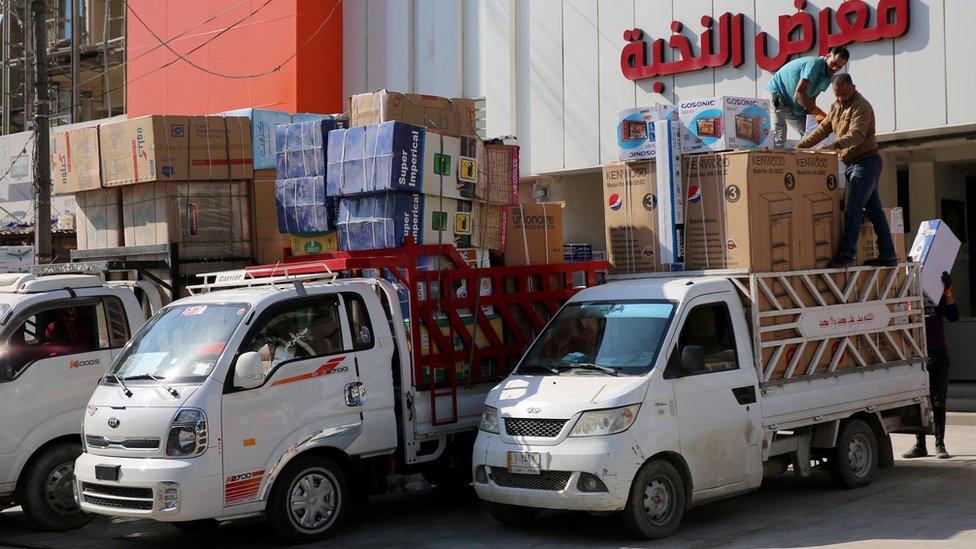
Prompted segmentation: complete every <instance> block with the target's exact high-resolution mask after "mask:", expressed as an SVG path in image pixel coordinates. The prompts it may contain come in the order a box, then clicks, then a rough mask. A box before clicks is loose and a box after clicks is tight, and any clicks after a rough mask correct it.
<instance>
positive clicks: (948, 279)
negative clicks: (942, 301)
mask: <svg viewBox="0 0 976 549" xmlns="http://www.w3.org/2000/svg"><path fill="white" fill-rule="evenodd" d="M942 287H943V290H942V295H944V296H946V297H949V298H951V297H952V276H951V275H950V274H949V273H947V272H945V271H942Z"/></svg>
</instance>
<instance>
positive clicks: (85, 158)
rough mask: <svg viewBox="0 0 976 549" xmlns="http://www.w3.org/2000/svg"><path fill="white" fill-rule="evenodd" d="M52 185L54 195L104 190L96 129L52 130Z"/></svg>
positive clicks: (92, 127)
mask: <svg viewBox="0 0 976 549" xmlns="http://www.w3.org/2000/svg"><path fill="white" fill-rule="evenodd" d="M51 182H52V192H53V193H54V194H71V193H76V192H81V191H90V190H94V189H101V188H102V170H101V157H100V155H99V147H98V127H97V126H91V127H88V128H80V129H77V130H69V131H58V129H57V128H55V129H53V130H52V131H51Z"/></svg>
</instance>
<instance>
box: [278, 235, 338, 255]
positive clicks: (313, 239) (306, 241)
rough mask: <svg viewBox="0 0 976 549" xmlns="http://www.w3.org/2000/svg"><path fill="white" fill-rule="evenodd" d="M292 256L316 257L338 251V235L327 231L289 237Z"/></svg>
mask: <svg viewBox="0 0 976 549" xmlns="http://www.w3.org/2000/svg"><path fill="white" fill-rule="evenodd" d="M289 245H290V246H291V254H292V255H316V254H324V253H328V252H338V251H339V234H338V233H337V232H336V231H328V232H324V233H318V234H302V235H298V234H293V235H291V242H290V244H289Z"/></svg>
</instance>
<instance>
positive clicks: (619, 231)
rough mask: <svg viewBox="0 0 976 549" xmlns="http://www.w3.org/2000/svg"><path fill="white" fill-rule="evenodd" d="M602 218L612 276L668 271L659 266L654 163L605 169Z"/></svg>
mask: <svg viewBox="0 0 976 549" xmlns="http://www.w3.org/2000/svg"><path fill="white" fill-rule="evenodd" d="M603 217H604V221H605V224H606V241H607V261H609V263H610V274H633V273H650V272H657V271H666V270H668V268H667V266H666V265H662V264H661V263H660V253H659V252H660V239H659V238H658V198H657V176H656V170H655V165H654V161H651V160H643V161H638V162H626V163H625V162H615V163H613V164H607V165H606V166H603Z"/></svg>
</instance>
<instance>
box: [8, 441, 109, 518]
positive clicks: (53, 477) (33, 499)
mask: <svg viewBox="0 0 976 549" xmlns="http://www.w3.org/2000/svg"><path fill="white" fill-rule="evenodd" d="M80 455H81V445H79V444H74V443H70V442H65V443H61V444H57V445H54V446H51V447H50V448H47V449H46V450H44V453H43V454H41V455H40V457H38V459H37V461H35V462H34V464H33V465H31V468H30V470H28V471H27V476H26V477H25V479H24V488H23V491H22V492H21V503H22V504H23V507H24V514H25V515H27V519H28V520H29V521H30V522H31V523H33V524H34V525H35V526H37V527H38V528H41V529H43V530H48V531H51V532H64V531H66V530H74V529H75V528H81V527H82V526H84V525H86V524H88V523H89V522H91V521H92V519H93V518H95V516H94V515H90V514H88V513H83V512H82V511H81V508H80V507H78V504H77V503H75V498H74V492H73V490H72V483H73V482H74V478H75V460H76V459H78V456H80Z"/></svg>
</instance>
